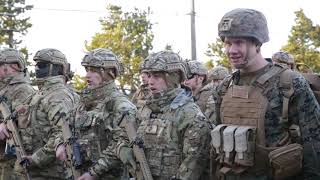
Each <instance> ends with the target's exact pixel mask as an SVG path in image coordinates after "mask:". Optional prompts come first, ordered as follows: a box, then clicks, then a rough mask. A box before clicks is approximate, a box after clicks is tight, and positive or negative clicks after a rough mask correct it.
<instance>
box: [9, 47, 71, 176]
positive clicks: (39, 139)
mask: <svg viewBox="0 0 320 180" xmlns="http://www.w3.org/2000/svg"><path fill="white" fill-rule="evenodd" d="M33 59H34V60H35V61H36V62H37V63H46V64H47V65H48V66H49V67H48V70H49V71H48V72H47V74H46V76H44V77H38V75H37V72H36V76H37V83H38V86H39V91H38V92H37V93H36V94H35V95H34V96H33V97H32V99H31V101H30V102H29V103H28V105H29V111H28V112H29V116H28V119H27V122H26V123H24V125H22V126H19V129H20V133H21V139H22V142H23V145H24V148H25V150H26V153H27V154H31V155H32V164H31V166H30V167H29V168H28V170H29V174H30V175H31V176H32V179H39V180H44V179H46V180H49V179H50V180H51V179H52V180H54V179H64V178H65V174H64V171H65V170H64V168H63V165H62V164H61V163H60V162H59V161H57V160H56V158H55V149H56V147H57V146H58V145H59V144H61V143H63V139H62V133H61V128H59V127H58V126H57V124H58V122H59V120H60V118H61V113H67V112H69V111H71V110H72V109H73V106H74V105H75V104H76V103H77V98H76V97H75V96H74V93H72V92H71V91H70V89H69V88H68V87H67V86H66V76H67V74H68V71H69V64H68V63H67V60H66V57H65V55H64V54H62V53H61V52H60V51H58V50H56V49H42V50H39V51H38V52H37V53H36V54H35V56H34V58H33ZM55 67H61V69H62V71H63V72H62V73H63V74H62V75H55V74H56V73H57V72H56V71H55ZM36 71H37V69H36ZM12 179H24V172H23V171H22V169H21V167H20V165H19V164H18V163H16V166H15V175H14V177H13V178H12Z"/></svg>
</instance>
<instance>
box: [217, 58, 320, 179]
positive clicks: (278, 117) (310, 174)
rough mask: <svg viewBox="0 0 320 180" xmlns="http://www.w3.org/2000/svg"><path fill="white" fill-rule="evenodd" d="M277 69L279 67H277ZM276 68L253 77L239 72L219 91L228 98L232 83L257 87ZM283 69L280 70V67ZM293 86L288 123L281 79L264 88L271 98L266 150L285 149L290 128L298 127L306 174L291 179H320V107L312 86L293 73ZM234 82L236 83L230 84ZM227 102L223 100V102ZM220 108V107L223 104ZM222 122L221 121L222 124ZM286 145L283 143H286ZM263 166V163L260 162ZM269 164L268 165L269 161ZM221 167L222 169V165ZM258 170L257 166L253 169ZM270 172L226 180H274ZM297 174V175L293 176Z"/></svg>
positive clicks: (267, 113) (246, 173) (269, 100)
mask: <svg viewBox="0 0 320 180" xmlns="http://www.w3.org/2000/svg"><path fill="white" fill-rule="evenodd" d="M276 66H277V65H276ZM272 67H273V65H271V64H269V65H267V66H266V67H264V68H263V69H260V70H258V71H257V72H255V73H250V75H246V74H242V73H239V72H236V73H234V74H233V76H232V77H230V78H227V79H225V80H224V82H223V83H222V84H220V86H219V87H218V90H219V91H218V93H219V95H220V96H221V95H222V98H224V96H223V95H224V94H225V92H226V91H227V90H228V87H229V85H230V83H232V84H233V85H239V86H243V85H249V86H254V84H255V83H256V82H255V80H257V79H258V77H261V76H263V75H264V74H266V73H267V72H268V71H270V69H271V68H272ZM278 67H280V66H278ZM289 74H290V79H291V81H290V84H291V85H290V84H289V85H290V86H291V87H292V88H293V94H292V96H290V99H289V109H288V121H286V120H284V119H283V101H284V95H283V94H286V92H287V91H286V90H285V89H282V88H281V84H280V78H281V76H280V75H275V76H273V77H271V78H270V79H269V80H268V81H267V83H266V86H265V87H264V91H263V96H264V97H265V98H267V102H268V104H267V109H266V113H265V115H264V119H265V120H264V126H265V127H264V128H265V131H264V133H265V141H266V142H265V143H266V147H268V148H271V147H277V146H283V144H282V145H281V143H280V142H282V141H284V140H285V139H286V137H287V135H288V127H289V126H290V125H292V124H294V125H298V126H299V128H298V129H299V130H300V133H301V136H300V137H299V138H297V139H293V136H292V137H291V140H292V141H295V142H297V143H300V144H301V145H302V146H303V158H304V160H303V165H302V172H301V173H300V174H299V175H297V176H295V177H291V178H290V179H319V166H318V162H319V155H320V150H319V149H320V148H319V147H320V131H319V128H320V124H319V120H320V107H319V104H318V103H317V102H316V99H315V97H314V95H313V93H312V91H311V89H310V87H309V85H308V82H307V81H306V80H305V79H304V78H303V77H302V76H301V75H300V74H299V73H296V72H293V71H291V72H290V73H289ZM230 80H232V81H230ZM222 101H223V100H222ZM219 104H220V103H219ZM219 122H221V119H220V120H219ZM282 143H283V142H282ZM260 163H261V162H260ZM266 163H268V161H266ZM218 166H219V165H218ZM253 167H255V165H254V166H253ZM270 170H271V169H270V167H269V169H262V171H260V172H259V173H257V172H252V171H251V172H250V169H249V170H248V171H246V172H245V173H242V174H240V175H235V174H234V173H231V172H230V173H227V175H226V176H224V178H225V179H227V180H228V179H235V178H237V179H270V178H271V177H270V176H269V175H270V174H268V172H270ZM292 173H295V172H292Z"/></svg>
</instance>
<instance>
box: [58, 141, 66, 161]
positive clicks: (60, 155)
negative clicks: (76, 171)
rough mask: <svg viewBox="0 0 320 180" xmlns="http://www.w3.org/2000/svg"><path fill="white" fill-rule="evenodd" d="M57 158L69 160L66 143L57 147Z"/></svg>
mask: <svg viewBox="0 0 320 180" xmlns="http://www.w3.org/2000/svg"><path fill="white" fill-rule="evenodd" d="M56 158H57V159H59V160H60V161H66V160H67V151H66V146H65V145H64V144H60V145H59V146H58V147H57V149H56Z"/></svg>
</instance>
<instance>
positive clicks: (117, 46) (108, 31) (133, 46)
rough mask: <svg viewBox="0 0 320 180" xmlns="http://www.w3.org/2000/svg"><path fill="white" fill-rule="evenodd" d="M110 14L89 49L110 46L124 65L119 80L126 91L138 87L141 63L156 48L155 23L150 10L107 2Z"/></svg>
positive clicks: (122, 88)
mask: <svg viewBox="0 0 320 180" xmlns="http://www.w3.org/2000/svg"><path fill="white" fill-rule="evenodd" d="M107 11H108V16H107V17H105V18H103V19H101V20H100V22H101V25H102V32H100V33H96V34H95V36H94V37H93V38H92V40H91V42H90V43H86V49H87V50H92V49H95V48H109V49H110V50H112V51H113V52H114V53H115V54H116V55H117V56H118V57H119V59H120V61H121V62H122V63H123V65H124V74H123V75H122V76H121V77H120V78H119V79H118V80H119V82H120V88H121V90H122V91H123V92H124V93H125V94H127V91H126V90H127V89H129V92H130V93H133V92H135V91H136V90H137V87H138V86H139V84H140V80H139V65H140V62H141V61H142V60H143V59H145V58H146V57H147V56H148V54H149V51H150V50H151V49H152V48H153V47H152V41H153V37H154V36H153V33H152V31H151V29H152V23H151V22H150V21H149V20H148V15H149V13H150V10H149V9H148V11H144V10H143V11H141V10H139V9H137V8H135V9H134V11H133V12H123V11H122V10H121V7H119V6H114V5H108V6H107Z"/></svg>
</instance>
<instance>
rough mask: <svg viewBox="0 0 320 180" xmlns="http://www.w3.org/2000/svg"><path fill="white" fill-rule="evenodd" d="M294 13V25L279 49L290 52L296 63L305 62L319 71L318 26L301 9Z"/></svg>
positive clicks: (319, 40)
mask: <svg viewBox="0 0 320 180" xmlns="http://www.w3.org/2000/svg"><path fill="white" fill-rule="evenodd" d="M295 14H296V18H295V25H294V26H292V28H291V34H290V35H289V37H288V41H287V44H286V45H284V46H283V47H282V48H281V50H283V51H286V52H288V53H290V54H292V55H293V56H294V59H295V62H296V63H303V64H306V65H308V66H309V67H311V68H312V69H313V70H314V71H316V72H320V51H319V50H320V49H319V47H320V26H319V25H313V23H312V21H311V19H309V18H308V17H307V16H306V15H305V14H304V12H303V10H302V9H300V10H299V11H296V12H295Z"/></svg>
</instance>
